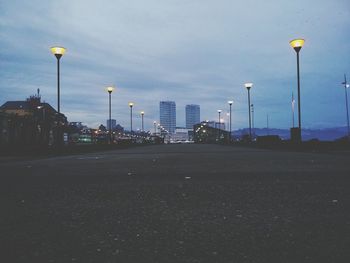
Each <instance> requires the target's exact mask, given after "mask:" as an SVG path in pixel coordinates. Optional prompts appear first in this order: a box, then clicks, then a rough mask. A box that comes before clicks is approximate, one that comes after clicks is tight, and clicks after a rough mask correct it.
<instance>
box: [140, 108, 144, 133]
mask: <svg viewBox="0 0 350 263" xmlns="http://www.w3.org/2000/svg"><path fill="white" fill-rule="evenodd" d="M144 115H145V112H144V111H141V132H143V131H144V129H143V116H144Z"/></svg>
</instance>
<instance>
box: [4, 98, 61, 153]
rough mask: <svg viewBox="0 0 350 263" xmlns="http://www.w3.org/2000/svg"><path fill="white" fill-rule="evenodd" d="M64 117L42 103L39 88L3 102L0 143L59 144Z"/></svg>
mask: <svg viewBox="0 0 350 263" xmlns="http://www.w3.org/2000/svg"><path fill="white" fill-rule="evenodd" d="M66 127H67V118H66V117H65V116H64V115H63V114H61V113H60V114H59V113H58V112H57V111H56V110H55V109H54V108H53V107H52V106H51V105H50V104H48V103H45V102H42V101H41V96H40V95H39V91H38V94H37V95H33V96H30V97H29V98H28V99H26V100H24V101H7V102H6V103H4V104H3V105H2V106H1V107H0V130H1V131H2V132H1V133H0V144H1V145H2V146H4V147H10V148H11V147H17V148H18V147H21V148H32V147H39V146H43V147H46V146H50V145H54V144H58V143H61V141H62V140H63V132H64V130H65V128H66Z"/></svg>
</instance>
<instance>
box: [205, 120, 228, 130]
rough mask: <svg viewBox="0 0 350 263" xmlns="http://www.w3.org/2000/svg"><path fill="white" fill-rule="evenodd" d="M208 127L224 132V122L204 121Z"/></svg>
mask: <svg viewBox="0 0 350 263" xmlns="http://www.w3.org/2000/svg"><path fill="white" fill-rule="evenodd" d="M205 123H207V125H208V126H209V127H212V128H216V129H221V130H225V123H224V122H220V123H219V122H218V121H205Z"/></svg>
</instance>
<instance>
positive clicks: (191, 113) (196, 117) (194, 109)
mask: <svg viewBox="0 0 350 263" xmlns="http://www.w3.org/2000/svg"><path fill="white" fill-rule="evenodd" d="M200 118H201V115H200V106H199V105H195V104H190V105H186V128H187V129H193V126H194V125H195V124H198V123H200Z"/></svg>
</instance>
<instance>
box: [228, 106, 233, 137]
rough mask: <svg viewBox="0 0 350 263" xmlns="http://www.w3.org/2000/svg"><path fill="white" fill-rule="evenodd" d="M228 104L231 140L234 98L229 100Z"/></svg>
mask: <svg viewBox="0 0 350 263" xmlns="http://www.w3.org/2000/svg"><path fill="white" fill-rule="evenodd" d="M227 103H228V105H230V141H231V132H232V124H231V123H232V103H233V101H232V100H229V101H228V102H227Z"/></svg>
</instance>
